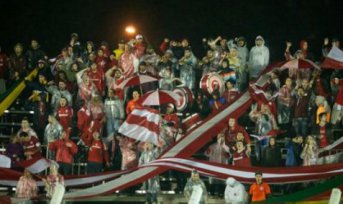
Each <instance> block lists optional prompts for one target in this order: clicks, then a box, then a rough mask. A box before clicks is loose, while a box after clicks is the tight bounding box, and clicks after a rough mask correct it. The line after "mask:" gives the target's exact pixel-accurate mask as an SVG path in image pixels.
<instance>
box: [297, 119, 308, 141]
mask: <svg viewBox="0 0 343 204" xmlns="http://www.w3.org/2000/svg"><path fill="white" fill-rule="evenodd" d="M293 123H294V129H295V132H296V133H297V135H301V136H303V137H306V136H307V129H308V119H307V118H294V120H293Z"/></svg>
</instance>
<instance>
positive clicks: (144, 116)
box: [119, 107, 161, 145]
mask: <svg viewBox="0 0 343 204" xmlns="http://www.w3.org/2000/svg"><path fill="white" fill-rule="evenodd" d="M160 122H161V116H160V115H159V114H158V113H156V111H154V110H151V109H147V108H141V107H140V108H135V109H134V110H133V111H132V112H131V114H130V115H128V117H127V119H126V120H125V122H124V123H123V124H122V125H121V126H120V127H119V132H120V133H121V134H123V135H125V136H127V137H131V138H134V139H136V140H139V141H148V142H152V143H153V144H155V145H159V129H160Z"/></svg>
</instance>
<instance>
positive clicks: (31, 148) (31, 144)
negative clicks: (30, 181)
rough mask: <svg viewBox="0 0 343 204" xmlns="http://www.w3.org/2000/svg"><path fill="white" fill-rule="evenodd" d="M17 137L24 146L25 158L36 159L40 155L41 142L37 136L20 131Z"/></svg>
mask: <svg viewBox="0 0 343 204" xmlns="http://www.w3.org/2000/svg"><path fill="white" fill-rule="evenodd" d="M19 137H20V140H21V142H22V145H23V148H24V155H25V157H26V160H30V159H36V158H39V157H41V156H42V155H41V144H40V142H39V140H38V138H37V137H34V136H29V135H28V134H27V133H26V132H21V133H20V134H19Z"/></svg>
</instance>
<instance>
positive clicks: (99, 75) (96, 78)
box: [87, 68, 105, 95]
mask: <svg viewBox="0 0 343 204" xmlns="http://www.w3.org/2000/svg"><path fill="white" fill-rule="evenodd" d="M87 75H88V76H89V78H90V80H91V81H92V82H93V84H94V85H95V87H96V89H97V90H98V92H99V93H100V94H101V95H104V93H105V92H104V90H105V74H104V72H103V71H102V69H101V68H98V70H97V71H96V72H93V71H89V72H88V73H87Z"/></svg>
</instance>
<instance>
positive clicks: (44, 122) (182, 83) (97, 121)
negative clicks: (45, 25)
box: [0, 33, 343, 200]
mask: <svg viewBox="0 0 343 204" xmlns="http://www.w3.org/2000/svg"><path fill="white" fill-rule="evenodd" d="M202 44H203V47H204V49H205V51H206V55H205V56H203V57H197V56H195V55H194V53H193V51H192V46H191V44H190V42H189V41H188V40H187V39H182V40H170V39H168V38H165V39H164V40H163V42H162V43H161V45H160V46H159V49H154V47H153V46H152V45H150V44H148V43H147V42H146V41H145V39H144V37H143V36H142V35H137V36H135V37H134V38H133V39H131V40H129V41H127V42H125V41H120V42H118V46H117V47H116V48H115V49H112V48H110V47H109V45H108V43H106V42H101V43H100V44H98V45H97V44H96V43H95V42H92V41H87V42H85V43H83V42H81V41H80V39H79V36H78V34H76V33H73V34H71V36H70V41H69V42H67V43H66V46H65V47H64V48H62V49H61V52H60V54H59V55H58V56H57V57H55V58H49V57H48V56H47V55H46V53H45V52H44V48H43V47H41V46H40V45H39V42H38V41H37V40H32V41H31V44H30V46H28V47H27V49H26V50H25V46H24V45H23V44H21V43H17V44H16V45H15V46H14V49H13V51H14V53H13V54H11V55H9V57H7V55H6V54H5V53H3V52H1V50H0V84H1V85H0V87H2V92H4V91H5V90H6V89H5V87H11V86H12V85H15V84H16V83H17V82H18V81H21V80H25V83H26V89H25V90H26V91H25V92H24V93H23V94H22V95H21V96H20V98H21V101H22V108H23V109H25V110H33V111H34V119H33V121H29V119H28V118H23V119H22V121H21V128H20V129H19V130H18V132H15V134H13V135H11V137H10V142H9V144H8V145H7V146H6V151H5V154H6V155H7V156H9V157H10V158H11V159H12V160H13V161H20V160H29V159H33V158H37V157H41V156H43V155H44V157H47V158H49V159H51V160H55V161H56V162H57V163H58V165H59V171H60V173H61V174H62V175H70V174H71V173H72V163H73V162H74V160H75V157H76V156H77V157H82V156H83V157H84V159H85V161H86V162H87V173H96V172H102V171H104V170H109V169H111V170H125V169H128V168H131V167H134V166H137V165H140V164H145V163H148V162H150V161H152V160H154V159H156V158H157V157H158V155H159V154H160V153H161V151H162V150H163V149H165V148H166V147H162V146H163V145H167V146H170V145H172V144H173V143H174V142H175V141H176V139H179V138H180V137H182V135H185V134H186V133H187V127H186V128H185V127H184V125H183V124H182V120H183V119H184V118H185V114H181V113H185V112H188V113H190V114H198V116H199V120H202V119H204V118H206V117H207V116H208V115H211V114H216V113H217V112H218V111H220V110H221V108H222V107H224V106H225V105H227V104H232V103H233V102H234V101H235V100H236V99H237V98H238V97H239V96H240V94H241V93H243V92H244V91H246V90H250V91H251V90H256V84H254V81H255V79H257V78H258V77H259V75H260V74H261V73H262V72H263V71H264V69H265V68H266V67H267V66H268V65H269V63H270V59H269V57H270V53H269V49H268V47H267V46H266V44H265V40H264V39H263V37H262V36H257V37H256V39H255V45H253V46H252V47H251V48H250V49H249V48H248V45H247V40H246V39H245V38H244V37H238V38H235V39H226V38H224V37H220V36H219V37H217V38H215V39H203V41H202ZM339 46H340V45H339V40H338V39H332V40H331V42H330V41H329V39H328V38H326V39H325V40H324V43H323V47H322V48H321V49H322V56H321V58H318V59H316V58H314V56H313V54H312V53H311V51H310V49H309V48H311V47H310V45H309V43H308V42H307V41H306V40H303V41H301V42H300V44H299V47H297V48H296V51H295V52H294V53H293V52H292V50H291V49H292V43H291V42H286V46H285V51H284V58H285V59H284V60H287V61H290V60H312V61H313V62H316V63H320V62H321V61H322V60H323V59H324V58H325V57H326V56H327V54H328V53H329V51H330V49H332V47H337V48H339ZM318 49H320V48H318ZM313 64H314V66H313V68H312V69H302V68H303V67H299V68H289V69H283V70H282V69H276V68H275V69H273V70H272V71H271V72H269V73H268V76H269V82H268V83H269V86H268V88H267V90H265V92H264V94H265V97H266V99H267V100H266V101H265V100H256V101H255V103H254V104H253V106H252V107H251V108H250V109H249V112H248V116H249V118H250V121H248V122H250V123H251V124H253V126H254V128H253V129H250V130H247V129H246V125H242V124H239V121H240V120H239V118H230V119H229V120H228V121H227V128H226V129H223V131H222V132H221V133H220V134H218V135H213V138H214V140H213V141H211V142H209V144H208V145H207V147H206V148H203V154H204V155H205V156H206V157H208V160H209V161H212V162H219V163H224V164H230V165H235V166H251V165H255V166H265V167H282V166H302V165H303V166H308V165H316V164H317V162H318V159H319V150H320V149H321V148H324V147H326V146H328V145H330V144H332V143H333V142H334V141H335V140H337V139H339V137H340V135H335V132H334V130H335V129H341V128H342V117H343V75H342V71H341V70H340V69H335V68H334V67H333V69H320V68H319V66H316V64H315V63H313ZM37 67H38V68H39V72H38V76H37V77H36V78H34V79H33V80H32V81H31V80H29V79H28V78H27V77H26V76H27V75H28V74H29V73H30V72H31V71H32V70H33V69H34V68H37ZM142 75H143V76H145V75H148V76H152V77H155V78H157V79H158V81H154V82H149V83H145V84H141V85H136V86H130V87H126V88H124V87H121V86H120V85H121V83H122V82H123V81H124V80H125V79H128V78H130V77H133V76H142ZM212 80H214V82H215V84H214V85H213V83H212V82H213V81H212ZM208 82H211V83H212V84H211V83H208ZM204 84H205V85H204ZM209 86H210V87H209ZM178 88H183V89H185V90H186V92H185V96H184V97H186V98H191V100H188V102H189V103H188V104H186V108H185V109H184V110H181V111H180V110H178V107H177V104H172V103H168V104H163V105H162V106H161V107H159V108H157V109H158V110H159V111H160V112H161V115H162V116H163V119H164V123H163V125H164V126H166V128H168V130H170V132H171V138H172V139H171V140H170V141H168V142H166V143H165V144H163V145H161V146H156V145H153V144H151V143H148V142H146V143H145V144H142V143H140V142H139V141H136V140H134V139H132V138H128V137H125V136H123V135H120V134H119V133H118V129H119V127H120V125H121V124H122V123H123V122H124V121H125V119H126V117H127V116H128V115H129V114H130V113H131V112H132V111H133V110H134V109H135V107H137V106H140V105H139V104H138V103H137V101H138V100H139V98H140V97H141V96H142V95H144V94H145V93H147V92H148V91H151V90H156V89H160V90H170V91H173V90H175V89H178ZM186 98H184V100H186ZM177 112H180V113H179V114H177ZM30 122H33V124H34V125H33V127H31V126H30V125H29V124H30ZM195 122H197V121H195ZM71 136H74V137H73V138H78V139H77V140H74V141H73V140H72V139H71V138H72V137H71ZM280 144H282V145H283V146H280ZM42 145H43V146H46V147H47V148H46V149H42ZM281 148H285V149H287V154H286V157H285V158H282V152H281ZM252 155H254V161H252ZM13 166H14V167H16V166H15V163H13ZM210 183H216V181H215V179H212V180H211V179H210ZM182 185H184V183H183V184H182ZM144 187H145V189H146V190H147V192H150V193H151V195H150V196H149V199H153V200H155V199H156V197H154V195H155V194H156V192H158V188H159V180H158V178H152V179H149V181H148V182H146V183H145V184H144Z"/></svg>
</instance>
